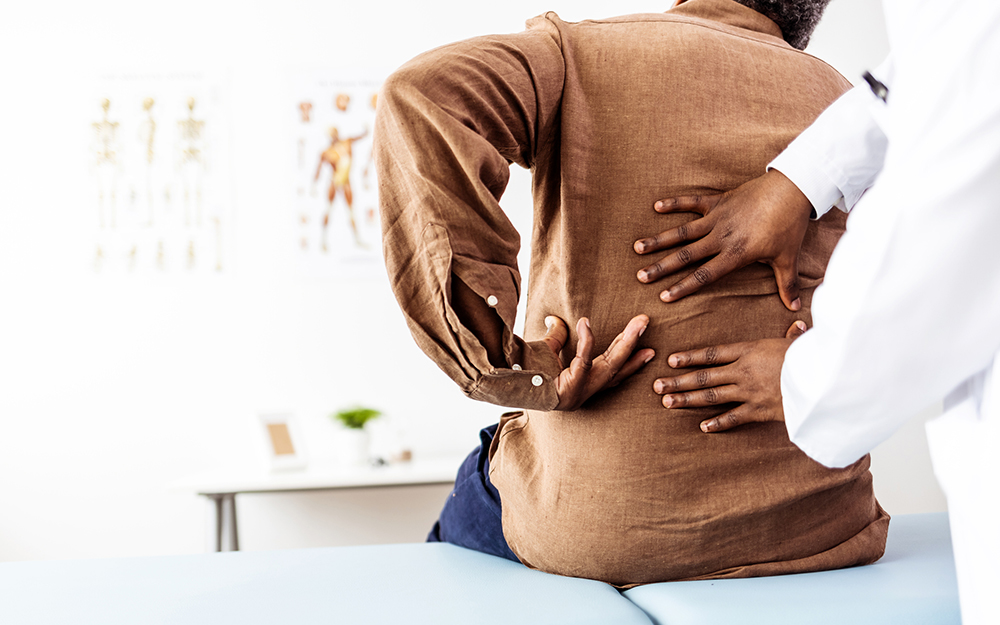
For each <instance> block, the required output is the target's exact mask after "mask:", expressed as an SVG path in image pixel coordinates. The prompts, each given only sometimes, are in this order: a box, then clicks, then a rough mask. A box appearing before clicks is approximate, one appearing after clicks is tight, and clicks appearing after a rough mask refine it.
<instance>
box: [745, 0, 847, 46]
mask: <svg viewBox="0 0 1000 625" xmlns="http://www.w3.org/2000/svg"><path fill="white" fill-rule="evenodd" d="M736 2H739V3H740V4H742V5H743V6H745V7H749V8H751V9H753V10H754V11H757V12H758V13H761V14H763V15H766V16H767V17H769V18H771V20H773V21H774V23H775V24H777V25H778V28H780V29H781V34H782V35H783V36H784V38H785V41H787V42H788V44H789V45H791V46H792V47H794V48H798V49H799V50H803V49H805V47H806V44H808V43H809V37H811V36H812V33H813V31H814V30H816V25H817V24H819V18H821V17H823V11H825V10H826V5H828V4H830V0H736Z"/></svg>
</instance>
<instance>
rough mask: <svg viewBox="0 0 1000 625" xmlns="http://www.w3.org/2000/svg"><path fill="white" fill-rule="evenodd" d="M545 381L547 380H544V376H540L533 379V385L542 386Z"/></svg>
mask: <svg viewBox="0 0 1000 625" xmlns="http://www.w3.org/2000/svg"><path fill="white" fill-rule="evenodd" d="M544 381H545V380H543V379H542V376H540V375H536V376H535V377H533V378H531V383H532V384H534V385H535V386H541V385H542V382H544Z"/></svg>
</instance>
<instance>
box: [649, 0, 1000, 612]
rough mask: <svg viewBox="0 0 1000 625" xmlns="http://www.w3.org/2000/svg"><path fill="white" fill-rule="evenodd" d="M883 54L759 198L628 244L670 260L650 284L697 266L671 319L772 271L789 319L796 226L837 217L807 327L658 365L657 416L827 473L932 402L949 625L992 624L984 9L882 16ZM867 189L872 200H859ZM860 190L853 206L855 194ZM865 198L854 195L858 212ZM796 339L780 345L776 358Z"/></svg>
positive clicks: (989, 194)
mask: <svg viewBox="0 0 1000 625" xmlns="http://www.w3.org/2000/svg"><path fill="white" fill-rule="evenodd" d="M884 7H885V13H886V23H887V27H888V34H889V42H890V45H891V49H892V54H891V57H890V59H889V60H887V62H886V63H885V64H883V65H882V66H881V67H880V68H878V69H877V70H875V72H874V76H868V77H867V78H866V79H867V80H868V81H869V85H870V87H869V86H860V87H858V88H855V89H854V90H852V91H851V92H848V93H847V94H845V95H844V96H843V97H842V98H841V99H840V100H838V101H837V102H835V103H834V104H833V105H832V106H831V107H830V108H829V109H827V111H826V112H824V113H823V115H822V116H821V117H820V118H819V119H818V120H817V121H816V122H815V124H814V125H813V126H812V127H810V128H809V129H807V130H806V131H805V132H804V133H803V134H802V135H801V136H800V137H799V138H798V139H796V140H795V141H794V142H793V143H792V144H791V145H790V146H789V147H788V149H787V150H786V151H785V153H783V154H782V155H781V156H779V157H778V159H776V160H775V161H774V162H773V163H772V164H771V166H770V168H769V171H768V172H767V173H766V174H765V175H764V176H762V177H761V178H758V179H757V180H754V181H751V182H748V183H746V184H745V185H743V186H741V187H739V188H738V189H736V190H734V191H733V192H730V193H727V194H725V195H722V196H714V197H701V198H673V199H667V200H664V201H663V202H658V203H657V205H656V207H655V209H656V210H657V211H658V212H661V213H669V212H685V211H686V212H697V213H701V215H702V217H701V218H699V219H696V220H695V221H692V222H690V223H689V224H687V225H686V226H684V227H682V228H678V229H675V230H669V231H666V232H663V233H661V234H659V235H657V236H654V237H650V238H648V239H642V240H639V241H636V243H635V250H636V252H638V253H640V254H648V253H651V252H656V251H659V250H663V249H666V248H670V247H672V248H674V249H673V250H672V251H671V253H669V254H668V255H666V256H664V257H663V258H662V259H660V260H659V261H657V262H656V263H655V264H653V265H650V266H649V267H646V268H645V269H643V270H641V271H640V272H639V275H638V278H639V280H640V281H641V282H647V283H652V282H655V281H657V280H659V279H660V278H661V277H663V276H665V275H668V274H672V273H674V272H676V271H678V270H680V269H682V268H684V267H686V266H688V265H690V264H692V263H697V262H700V261H704V260H705V259H708V260H707V262H704V264H702V265H701V266H700V267H698V268H697V269H696V270H695V271H694V272H693V273H691V274H690V275H688V276H687V277H685V278H684V279H682V280H680V281H679V282H677V283H675V284H673V285H671V286H670V287H668V288H667V289H666V290H664V291H663V292H662V294H661V299H662V300H663V301H665V302H672V301H675V300H677V299H680V298H682V297H684V296H685V295H688V294H690V293H692V292H694V291H696V290H698V289H699V288H701V287H702V286H704V285H706V284H709V283H711V282H714V281H715V280H718V279H720V278H722V277H723V276H725V275H726V274H727V273H729V272H730V271H732V270H734V269H736V268H738V267H742V266H745V265H747V264H749V263H751V262H755V261H762V262H765V263H768V264H770V265H771V266H772V268H773V270H774V273H775V277H776V279H777V282H778V291H779V295H780V297H781V299H782V301H783V302H784V303H785V305H786V306H787V307H788V308H790V309H792V310H797V309H798V308H799V306H800V305H801V303H800V301H799V300H798V287H797V275H798V274H797V267H796V260H797V254H798V249H799V246H800V245H801V243H802V238H803V235H804V233H805V225H806V223H807V221H808V219H809V216H810V213H812V215H813V216H814V217H815V216H816V215H817V214H821V213H823V212H825V211H826V210H829V209H830V208H831V207H832V206H833V205H835V204H836V205H837V206H838V207H839V208H841V209H842V210H851V209H852V208H853V210H852V215H851V219H850V220H849V221H848V225H847V233H846V234H845V235H844V237H843V238H842V239H841V241H840V243H839V244H838V246H837V248H836V250H835V251H834V254H833V257H832V259H831V261H830V264H829V268H828V270H827V274H826V280H825V283H824V284H823V286H822V287H821V288H820V289H818V290H817V291H816V296H815V298H814V302H813V324H814V327H813V329H811V330H809V331H808V332H806V333H805V334H804V335H802V336H801V337H799V338H797V339H770V340H764V341H755V342H752V343H742V344H737V345H724V346H716V347H710V348H706V349H701V350H696V351H691V352H685V353H679V354H673V355H671V356H670V357H669V358H668V364H669V365H670V366H671V367H675V368H687V367H703V366H707V367H709V368H706V369H701V370H699V371H695V372H693V373H689V374H686V375H682V376H679V377H675V378H672V379H671V378H662V379H658V380H656V382H655V383H654V390H655V391H656V392H657V393H658V394H660V395H662V401H663V405H664V406H665V407H667V408H682V407H689V406H691V407H693V406H704V405H710V404H719V403H733V404H735V407H734V408H733V409H732V410H730V411H728V412H726V413H724V414H722V415H720V416H719V417H717V418H713V419H710V420H707V421H705V422H704V423H702V424H701V429H702V430H704V431H705V432H721V431H724V430H728V429H731V428H733V427H737V426H739V425H742V424H745V423H750V422H754V421H771V420H784V421H785V423H786V426H787V428H788V433H789V436H790V438H791V440H792V441H793V442H794V443H795V444H796V445H798V446H799V447H800V448H802V450H803V451H805V452H806V453H807V454H809V455H810V456H811V457H813V458H814V459H816V460H818V461H819V462H821V463H823V464H825V465H827V466H831V467H843V466H846V465H848V464H850V463H851V462H854V461H855V460H857V459H858V458H859V457H861V456H862V455H864V454H865V453H868V452H869V451H871V450H872V448H874V447H875V446H876V445H878V444H879V443H880V442H882V441H883V440H885V439H886V438H888V437H889V436H890V435H891V434H892V433H893V432H894V431H895V430H896V429H897V428H899V427H900V426H901V425H902V424H903V423H904V422H905V421H906V420H907V419H909V418H910V417H912V416H913V415H914V414H916V413H917V412H918V411H920V410H921V409H923V408H925V407H926V406H928V405H930V404H932V403H933V402H935V401H937V400H940V399H941V398H942V397H944V398H945V414H944V415H943V416H942V417H940V418H938V419H937V420H935V421H933V422H931V423H929V424H928V426H927V430H928V439H929V443H930V448H931V456H932V460H933V462H934V467H935V473H936V474H937V477H938V480H939V481H940V483H941V485H942V488H943V489H944V491H945V493H946V495H947V497H948V508H949V513H950V521H951V532H952V542H953V545H954V550H955V560H956V566H957V571H958V583H959V592H960V597H961V606H962V616H963V621H964V622H965V623H966V624H967V625H969V624H976V623H984V624H985V623H990V624H994V625H995V624H996V623H1000V592H998V591H997V588H1000V532H998V531H997V530H998V527H1000V503H998V501H1000V365H998V364H997V363H998V362H1000V359H998V358H997V354H998V353H1000V3H998V2H994V1H991V0H933V1H932V0H905V1H904V0H884ZM876 177H877V178H878V180H877V183H876V182H875V179H876ZM868 187H871V188H870V189H869V190H868V191H867V193H865V190H866V189H867V188H868ZM862 193H864V197H863V198H862V197H861V196H862ZM793 341H794V342H793Z"/></svg>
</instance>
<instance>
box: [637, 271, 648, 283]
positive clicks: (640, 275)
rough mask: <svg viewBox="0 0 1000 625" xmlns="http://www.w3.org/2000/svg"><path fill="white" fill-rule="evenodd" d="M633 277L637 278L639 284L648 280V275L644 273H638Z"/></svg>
mask: <svg viewBox="0 0 1000 625" xmlns="http://www.w3.org/2000/svg"><path fill="white" fill-rule="evenodd" d="M635 275H636V276H637V277H638V278H639V282H645V281H646V280H649V274H648V273H646V272H645V271H640V272H639V273H637V274H635Z"/></svg>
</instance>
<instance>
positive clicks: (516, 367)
mask: <svg viewBox="0 0 1000 625" xmlns="http://www.w3.org/2000/svg"><path fill="white" fill-rule="evenodd" d="M511 369H513V370H514V371H520V370H521V365H514V366H513V367H511Z"/></svg>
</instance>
